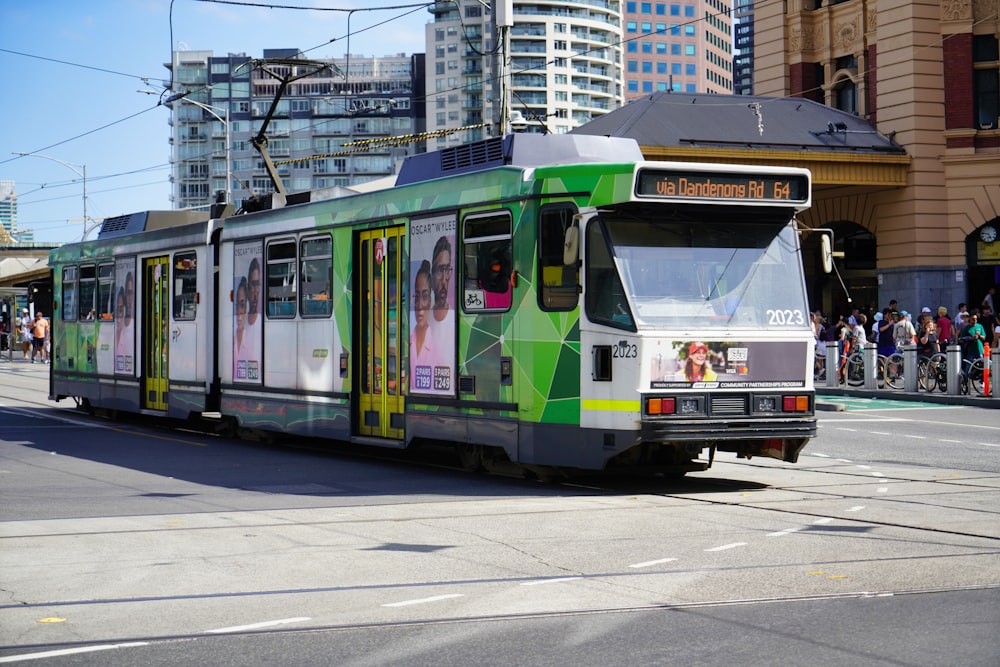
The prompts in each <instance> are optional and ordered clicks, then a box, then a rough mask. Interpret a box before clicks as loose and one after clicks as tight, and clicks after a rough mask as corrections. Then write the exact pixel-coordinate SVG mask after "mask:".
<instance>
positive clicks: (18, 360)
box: [0, 350, 49, 374]
mask: <svg viewBox="0 0 1000 667" xmlns="http://www.w3.org/2000/svg"><path fill="white" fill-rule="evenodd" d="M5 368H6V369H12V368H17V370H19V371H24V370H37V371H38V372H39V373H46V374H48V372H49V365H48V364H46V363H45V362H44V361H38V360H37V359H36V360H35V363H31V360H30V359H25V358H24V352H22V351H21V350H14V359H13V361H12V360H11V357H10V350H4V351H3V352H0V370H3V369H5Z"/></svg>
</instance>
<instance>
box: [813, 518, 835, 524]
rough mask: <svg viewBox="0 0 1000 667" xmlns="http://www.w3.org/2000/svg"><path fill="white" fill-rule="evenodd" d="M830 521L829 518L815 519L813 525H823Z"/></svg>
mask: <svg viewBox="0 0 1000 667" xmlns="http://www.w3.org/2000/svg"><path fill="white" fill-rule="evenodd" d="M832 521H833V519H831V518H830V517H825V518H823V519H816V520H815V521H813V523H815V524H824V523H830V522H832Z"/></svg>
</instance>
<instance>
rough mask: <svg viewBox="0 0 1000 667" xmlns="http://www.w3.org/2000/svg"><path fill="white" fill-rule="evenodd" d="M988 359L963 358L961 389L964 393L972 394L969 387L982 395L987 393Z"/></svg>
mask: <svg viewBox="0 0 1000 667" xmlns="http://www.w3.org/2000/svg"><path fill="white" fill-rule="evenodd" d="M985 378H986V360H985V359H983V358H982V357H980V358H979V359H962V377H961V383H962V384H961V385H960V387H961V389H962V393H963V394H971V393H972V392H971V391H969V388H970V386H971V388H972V389H973V390H975V392H976V393H977V394H979V395H980V396H985V395H986V382H985Z"/></svg>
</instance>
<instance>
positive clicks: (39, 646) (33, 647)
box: [0, 583, 1000, 663]
mask: <svg viewBox="0 0 1000 667" xmlns="http://www.w3.org/2000/svg"><path fill="white" fill-rule="evenodd" d="M983 590H1000V583H995V584H994V583H987V584H976V585H962V586H934V587H924V588H905V589H881V590H871V591H846V592H839V593H823V594H806V595H779V596H766V597H757V598H738V599H725V600H704V601H696V602H676V603H663V604H642V605H631V606H621V607H593V608H588V609H567V610H561V611H539V612H516V613H508V614H488V615H469V616H454V617H433V618H422V619H414V620H392V621H370V622H359V623H314V624H309V625H295V626H294V627H289V626H287V625H284V624H283V623H280V622H277V621H276V622H275V624H276V625H278V627H267V628H261V629H245V630H240V629H234V630H232V631H229V632H224V631H221V630H218V629H209V630H201V631H197V632H184V633H168V634H148V635H138V636H131V637H113V636H112V637H102V638H99V639H90V640H75V641H62V642H49V643H32V644H13V645H0V652H12V651H42V650H44V651H54V650H60V649H74V648H85V647H93V646H100V645H109V646H120V647H138V646H141V645H148V644H152V643H167V642H176V641H192V640H207V639H211V638H213V637H223V636H225V637H239V636H243V637H248V636H277V635H286V636H287V635H295V634H305V633H316V632H351V631H359V630H379V629H398V628H420V627H432V626H441V625H461V624H477V623H501V622H511V621H527V620H540V619H558V618H573V617H583V616H598V615H610V614H635V613H653V612H665V611H682V610H693V609H710V608H719V607H734V606H749V605H772V604H782V603H802V602H823V601H836V600H850V599H867V598H884V597H897V596H908V595H933V594H940V593H953V592H965V591H983ZM292 620H302V621H309V620H312V619H310V618H306V619H292ZM262 625H263V624H262ZM28 658H29V656H26V655H23V656H19V655H7V656H0V663H3V662H16V661H18V660H20V659H28Z"/></svg>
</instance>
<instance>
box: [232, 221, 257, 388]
mask: <svg viewBox="0 0 1000 667" xmlns="http://www.w3.org/2000/svg"><path fill="white" fill-rule="evenodd" d="M263 255H264V243H263V241H250V242H246V243H238V244H236V245H235V246H234V248H233V381H234V382H246V383H251V384H260V382H261V367H260V356H261V335H262V333H261V332H262V327H263V318H262V317H261V310H260V276H261V266H260V264H261V258H262V257H263Z"/></svg>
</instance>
